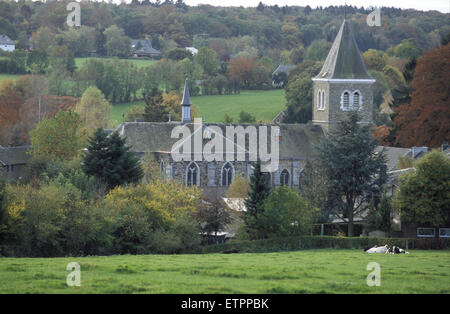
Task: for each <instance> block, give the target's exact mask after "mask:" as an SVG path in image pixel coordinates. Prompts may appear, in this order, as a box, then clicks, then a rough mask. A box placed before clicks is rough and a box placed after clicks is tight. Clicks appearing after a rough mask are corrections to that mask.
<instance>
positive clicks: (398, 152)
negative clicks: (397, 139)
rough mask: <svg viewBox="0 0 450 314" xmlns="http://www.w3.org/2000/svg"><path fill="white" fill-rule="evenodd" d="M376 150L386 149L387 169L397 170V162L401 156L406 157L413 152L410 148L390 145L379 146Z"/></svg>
mask: <svg viewBox="0 0 450 314" xmlns="http://www.w3.org/2000/svg"><path fill="white" fill-rule="evenodd" d="M375 151H376V152H381V151H384V155H385V157H386V165H387V171H393V170H397V167H396V166H397V162H398V159H399V157H405V156H407V155H408V154H411V149H410V148H401V147H389V146H377V148H376V149H375Z"/></svg>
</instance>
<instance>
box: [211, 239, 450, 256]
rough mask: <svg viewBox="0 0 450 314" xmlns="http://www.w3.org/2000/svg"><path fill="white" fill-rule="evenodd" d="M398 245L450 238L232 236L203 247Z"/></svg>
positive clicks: (429, 245) (446, 244)
mask: <svg viewBox="0 0 450 314" xmlns="http://www.w3.org/2000/svg"><path fill="white" fill-rule="evenodd" d="M385 244H388V245H390V246H392V245H396V246H399V247H401V248H405V249H423V250H429V249H433V250H441V249H450V239H439V238H435V239H419V238H411V239H407V238H373V237H358V238H356V237H354V238H347V237H331V236H303V237H289V238H272V239H264V240H253V241H249V240H246V241H239V240H230V241H229V242H226V243H221V244H214V245H209V246H206V247H203V253H237V252H241V253H263V252H277V251H295V250H301V249H319V248H340V249H364V248H367V247H372V246H374V245H385Z"/></svg>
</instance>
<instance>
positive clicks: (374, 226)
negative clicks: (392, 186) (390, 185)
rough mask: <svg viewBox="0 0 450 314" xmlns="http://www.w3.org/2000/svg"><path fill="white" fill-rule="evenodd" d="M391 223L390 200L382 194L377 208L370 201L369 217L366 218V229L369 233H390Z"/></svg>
mask: <svg viewBox="0 0 450 314" xmlns="http://www.w3.org/2000/svg"><path fill="white" fill-rule="evenodd" d="M391 221H392V200H391V198H390V197H388V196H387V195H386V192H385V193H383V196H382V197H381V201H380V203H379V204H378V206H375V204H374V202H373V201H372V202H371V203H370V205H369V216H368V218H367V227H368V229H369V231H372V230H380V231H384V232H390V231H391V224H392V223H391Z"/></svg>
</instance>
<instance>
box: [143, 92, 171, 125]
mask: <svg viewBox="0 0 450 314" xmlns="http://www.w3.org/2000/svg"><path fill="white" fill-rule="evenodd" d="M144 100H145V103H146V105H145V111H144V120H145V121H150V122H165V121H167V120H168V116H169V108H168V106H167V104H166V103H164V99H163V94H162V92H161V91H160V90H159V89H158V88H157V87H154V88H152V90H151V91H150V93H149V94H148V95H144Z"/></svg>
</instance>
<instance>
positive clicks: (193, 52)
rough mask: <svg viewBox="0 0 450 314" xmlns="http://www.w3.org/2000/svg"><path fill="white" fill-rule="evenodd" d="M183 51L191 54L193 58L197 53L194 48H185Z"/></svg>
mask: <svg viewBox="0 0 450 314" xmlns="http://www.w3.org/2000/svg"><path fill="white" fill-rule="evenodd" d="M184 49H186V50H187V51H189V52H190V53H192V55H193V56H195V55H196V54H197V53H198V49H197V48H195V47H186V48H184Z"/></svg>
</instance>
